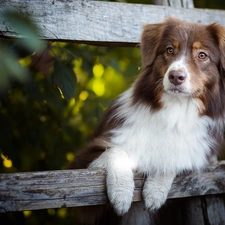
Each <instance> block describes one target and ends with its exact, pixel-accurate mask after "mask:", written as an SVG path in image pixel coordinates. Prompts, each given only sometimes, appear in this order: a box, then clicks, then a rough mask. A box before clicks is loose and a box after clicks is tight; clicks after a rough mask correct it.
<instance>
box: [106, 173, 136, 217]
mask: <svg viewBox="0 0 225 225" xmlns="http://www.w3.org/2000/svg"><path fill="white" fill-rule="evenodd" d="M107 192H108V198H109V201H110V203H111V204H112V206H113V208H114V210H115V212H116V213H117V214H118V215H123V214H125V213H126V212H128V210H129V208H130V206H131V203H132V199H133V192H134V181H133V174H132V173H128V174H127V175H125V176H124V174H123V175H121V174H117V175H116V174H108V175H107Z"/></svg>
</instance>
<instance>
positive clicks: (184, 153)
mask: <svg viewBox="0 0 225 225" xmlns="http://www.w3.org/2000/svg"><path fill="white" fill-rule="evenodd" d="M141 51H142V62H143V72H142V73H141V74H140V75H139V76H138V78H137V80H136V81H135V83H134V84H133V85H132V87H131V88H130V89H129V90H127V91H126V92H124V93H123V94H122V95H121V96H119V97H118V98H117V99H116V100H115V101H114V102H113V104H112V105H111V107H109V109H108V110H107V111H106V112H105V116H104V118H103V121H102V123H101V124H100V126H99V127H98V129H97V130H96V132H95V134H94V136H93V137H92V139H91V141H90V143H89V144H88V145H87V146H86V148H84V149H83V150H82V151H81V152H80V153H79V154H78V155H77V156H76V158H75V161H74V162H73V163H72V164H71V165H70V168H86V167H89V168H104V169H105V170H106V173H107V180H106V184H107V193H108V198H109V201H110V203H111V205H112V206H113V209H114V211H115V212H116V214H117V215H119V216H122V215H123V216H122V217H118V218H120V221H121V222H120V223H121V224H123V225H124V224H129V225H147V224H150V218H149V213H148V211H151V210H157V209H159V208H160V207H161V206H162V205H163V204H164V203H165V201H166V199H167V195H168V192H169V190H170V188H171V184H172V182H173V180H174V178H175V176H176V175H177V174H179V173H182V172H183V171H192V170H197V171H199V170H201V169H202V168H204V167H205V166H206V165H207V164H208V163H209V160H210V158H211V157H212V156H213V155H214V154H215V153H216V152H217V151H218V149H219V148H220V146H221V144H222V142H223V125H224V123H223V122H224V113H225V104H224V99H225V29H224V28H223V27H222V26H220V25H218V24H210V25H203V24H199V23H190V22H186V21H181V20H178V19H176V18H169V19H167V20H166V21H165V22H163V23H159V24H148V25H146V26H145V27H144V31H143V34H142V39H141ZM134 172H138V173H142V174H144V175H146V180H145V184H144V188H143V199H144V203H133V204H132V198H133V192H134V181H133V174H134ZM142 204H143V205H142ZM144 208H145V209H148V210H144ZM92 212H94V211H92ZM99 212H102V213H103V214H104V213H105V214H104V215H103V218H105V219H106V221H108V222H106V221H104V222H103V220H102V219H101V214H97V217H96V218H95V219H97V220H98V222H99V224H101V223H102V224H113V222H112V221H113V218H112V217H109V218H107V216H106V215H109V214H107V210H106V209H104V210H103V209H102V210H100V211H99ZM85 217H86V218H87V219H88V218H91V219H90V220H92V221H89V222H90V224H95V223H96V224H97V222H96V221H95V222H94V220H95V219H93V218H92V217H91V216H90V214H88V215H87V216H85ZM110 221H111V223H110ZM86 222H88V221H86ZM116 223H117V224H118V222H114V224H116Z"/></svg>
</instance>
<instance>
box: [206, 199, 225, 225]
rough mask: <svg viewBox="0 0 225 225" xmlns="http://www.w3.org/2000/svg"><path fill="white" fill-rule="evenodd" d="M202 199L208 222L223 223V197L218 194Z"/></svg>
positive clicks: (215, 224) (214, 224)
mask: <svg viewBox="0 0 225 225" xmlns="http://www.w3.org/2000/svg"><path fill="white" fill-rule="evenodd" d="M204 200H205V211H206V213H207V217H206V219H207V222H208V224H213V225H222V224H225V199H224V198H221V197H220V196H208V197H207V198H205V199H204Z"/></svg>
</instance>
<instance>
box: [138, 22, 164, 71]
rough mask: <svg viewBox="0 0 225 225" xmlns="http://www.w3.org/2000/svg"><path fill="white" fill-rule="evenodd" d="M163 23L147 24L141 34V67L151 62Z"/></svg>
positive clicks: (154, 55)
mask: <svg viewBox="0 0 225 225" xmlns="http://www.w3.org/2000/svg"><path fill="white" fill-rule="evenodd" d="M163 28H164V24H147V25H145V26H144V31H143V33H142V36H141V54H142V64H143V67H146V66H149V65H151V64H152V63H153V61H154V59H155V57H156V51H157V48H158V45H159V42H160V39H161V34H162V30H163Z"/></svg>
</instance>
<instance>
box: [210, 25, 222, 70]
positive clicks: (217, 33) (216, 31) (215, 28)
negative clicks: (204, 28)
mask: <svg viewBox="0 0 225 225" xmlns="http://www.w3.org/2000/svg"><path fill="white" fill-rule="evenodd" d="M208 29H209V31H210V33H211V34H212V35H213V36H214V38H216V41H217V43H218V46H219V49H220V66H221V69H223V71H225V28H224V27H223V26H221V25H219V24H216V23H213V24H210V25H208Z"/></svg>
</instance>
